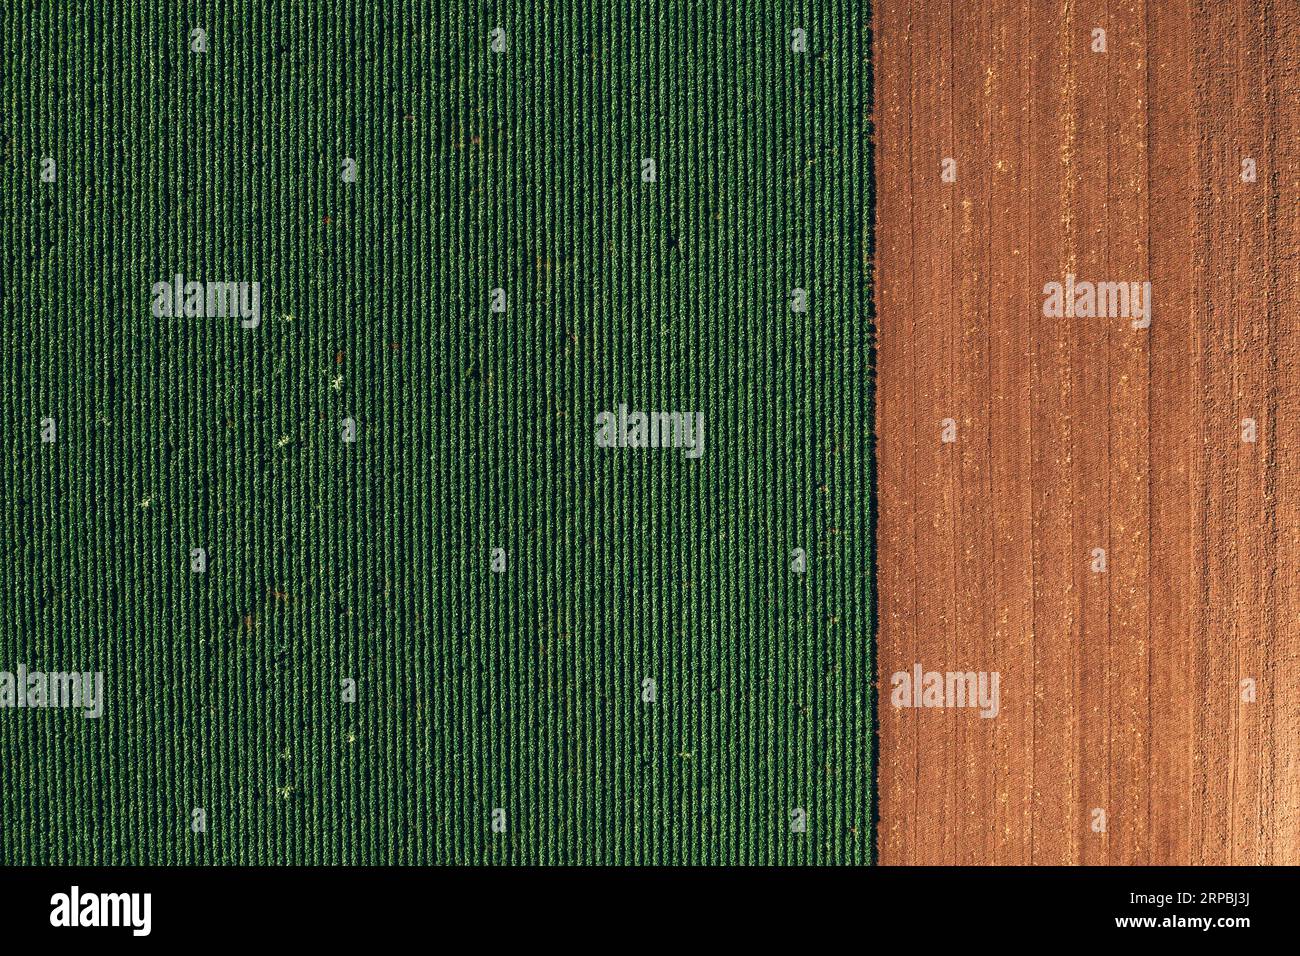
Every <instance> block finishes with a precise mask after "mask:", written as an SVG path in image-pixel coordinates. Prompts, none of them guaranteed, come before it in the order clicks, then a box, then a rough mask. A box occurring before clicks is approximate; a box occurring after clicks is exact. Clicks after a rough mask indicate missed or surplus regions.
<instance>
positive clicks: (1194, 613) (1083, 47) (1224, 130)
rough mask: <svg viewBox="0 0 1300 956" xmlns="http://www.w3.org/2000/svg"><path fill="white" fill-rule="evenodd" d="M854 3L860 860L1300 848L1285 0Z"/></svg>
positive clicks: (1295, 213) (1294, 182) (1299, 203)
mask: <svg viewBox="0 0 1300 956" xmlns="http://www.w3.org/2000/svg"><path fill="white" fill-rule="evenodd" d="M874 25H875V26H874V29H875V37H876V41H875V69H876V86H875V95H876V146H877V150H876V155H875V162H876V176H877V193H876V194H877V196H878V197H879V199H878V203H879V204H878V232H877V248H876V276H877V286H876V288H877V302H876V307H877V317H878V323H879V339H878V358H877V371H878V379H877V422H876V425H877V431H878V449H877V461H878V467H879V477H878V482H879V487H878V501H879V519H878V520H879V541H878V555H879V558H878V560H879V581H878V587H879V602H880V603H879V618H880V634H879V656H878V660H879V665H878V666H879V674H878V677H879V691H880V696H879V743H880V751H879V753H880V758H879V759H880V766H879V788H880V789H879V801H880V802H879V810H880V820H879V833H878V838H879V849H880V854H879V859H880V861H881V862H882V863H886V864H890V863H895V864H898V863H908V864H910V863H936V864H972V863H973V864H1017V863H1085V864H1100V863H1114V864H1199V863H1207V864H1209V863H1224V864H1226V863H1265V864H1267V863H1292V864H1294V863H1300V695H1297V688H1300V575H1298V573H1297V571H1298V569H1297V564H1298V563H1300V562H1298V560H1297V559H1298V556H1300V540H1298V539H1300V457H1298V455H1300V369H1297V361H1300V279H1298V276H1300V6H1297V4H1295V3H1294V2H1290V0H1285V2H1283V0H1277V2H1263V0H1256V2H1249V0H1225V2H1203V3H1194V2H1186V0H1161V2H1157V0H1149V2H1147V3H1141V2H1135V3H1113V2H1112V3H1105V2H1099V0H1079V2H1066V3H1040V2H1037V0H1016V2H1008V0H987V2H981V3H959V2H950V0H945V2H930V0H913V2H911V3H906V2H886V0H879V2H877V3H876V4H875V17H874ZM1096 30H1104V31H1105V37H1104V44H1105V49H1104V51H1102V50H1101V49H1098V47H1099V35H1098V34H1097V33H1095V31H1096ZM947 158H951V159H953V160H955V161H956V162H955V170H954V169H953V168H952V167H951V165H950V166H949V169H950V171H952V172H955V181H952V182H945V181H944V176H943V175H942V174H943V171H944V160H945V159H947ZM1246 160H1253V161H1254V162H1253V164H1251V163H1247V162H1246ZM1252 165H1253V167H1254V176H1253V177H1252V176H1251V175H1250V167H1251V166H1252ZM949 178H952V177H951V176H950V177H949ZM1252 179H1253V181H1251V180H1252ZM1067 277H1072V278H1067ZM1085 281H1088V282H1094V283H1098V282H1107V283H1124V284H1125V286H1126V287H1127V286H1128V283H1130V282H1134V283H1143V282H1148V281H1149V282H1150V284H1151V286H1150V298H1149V300H1148V301H1149V302H1150V304H1151V311H1150V326H1149V328H1143V327H1141V326H1142V324H1143V323H1142V321H1141V317H1140V315H1139V316H1138V317H1137V318H1136V319H1135V318H1134V317H1133V315H1132V314H1131V313H1133V312H1137V311H1138V310H1136V309H1135V308H1133V307H1132V306H1133V302H1130V303H1129V304H1130V310H1129V313H1128V314H1125V313H1123V312H1122V311H1121V310H1120V309H1119V308H1118V306H1119V304H1120V303H1119V300H1118V298H1117V296H1118V293H1115V295H1116V298H1115V300H1114V301H1111V302H1109V303H1108V304H1109V305H1111V306H1113V308H1110V309H1100V310H1093V309H1089V307H1088V305H1087V304H1086V303H1084V302H1082V301H1080V302H1079V308H1078V309H1076V310H1073V311H1074V314H1068V315H1056V314H1045V310H1046V312H1047V313H1054V312H1055V311H1056V310H1054V309H1053V308H1052V307H1051V304H1050V302H1049V301H1048V298H1049V297H1048V295H1047V294H1046V293H1045V291H1044V287H1045V285H1046V284H1047V283H1052V282H1058V283H1062V285H1063V286H1065V285H1066V283H1068V282H1077V283H1083V282H1085ZM1077 288H1078V287H1076V290H1077ZM1138 288H1139V290H1140V289H1141V286H1139V287H1138ZM1140 297H1141V293H1140V292H1139V295H1138V296H1137V297H1134V298H1135V299H1137V298H1140ZM1065 298H1066V299H1069V298H1070V296H1069V295H1068V293H1066V294H1065ZM1089 311H1102V312H1108V313H1110V314H1105V315H1088V314H1087V313H1088V312H1089ZM1116 313H1119V314H1116ZM1135 323H1136V325H1137V327H1135ZM946 419H951V420H952V421H951V422H950V423H948V425H947V428H946V429H945V420H946ZM945 431H946V432H947V434H945ZM945 437H948V438H952V439H954V440H952V441H944V438H945ZM1251 438H1253V439H1254V440H1253V441H1252V440H1250V439H1251ZM1103 552H1104V553H1103ZM918 663H919V664H920V665H921V667H922V670H923V672H929V671H935V672H939V673H940V674H941V675H946V673H947V672H950V671H951V672H968V671H970V672H977V673H978V672H986V673H987V674H989V675H992V674H994V673H996V674H997V675H998V678H999V683H998V690H999V692H998V707H997V713H996V716H981V713H982V711H981V710H980V709H979V708H973V707H969V706H966V707H962V706H954V703H959V702H960V701H959V700H957V699H956V698H952V697H949V696H947V695H946V689H947V686H948V683H947V681H946V678H945V682H944V688H945V693H944V694H942V695H939V694H937V695H936V697H935V699H934V700H933V701H932V702H931V703H934V702H936V701H937V703H942V704H944V706H921V707H917V706H906V707H905V706H895V701H896V691H897V687H898V684H897V679H896V677H895V675H897V674H901V673H907V674H908V675H909V678H910V675H911V674H912V672H913V669H914V666H915V665H916V664H918ZM990 679H991V678H990ZM958 684H960V682H958ZM989 686H991V684H990V685H989ZM988 710H989V708H985V709H984V711H983V712H987V711H988Z"/></svg>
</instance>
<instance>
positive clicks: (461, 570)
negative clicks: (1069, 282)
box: [0, 0, 874, 864]
mask: <svg viewBox="0 0 1300 956" xmlns="http://www.w3.org/2000/svg"><path fill="white" fill-rule="evenodd" d="M268 8H269V9H270V10H272V11H273V12H270V13H268V12H267V10H268ZM498 29H499V31H500V32H497V31H498ZM196 30H201V31H202V32H201V33H196V32H195V31H196ZM805 43H806V48H804V44H805ZM792 47H799V49H792ZM870 147H871V129H870V41H869V24H868V22H867V4H864V3H857V2H851V0H792V2H779V0H741V2H739V3H725V2H721V0H719V2H681V3H670V2H667V0H649V2H640V0H604V2H597V0H586V2H577V0H560V2H554V3H546V4H543V3H522V2H520V3H510V2H500V3H492V2H489V3H451V2H435V3H428V2H426V3H411V2H396V3H381V2H378V0H375V2H362V0H354V2H348V3H345V2H341V0H332V2H325V3H306V4H302V5H300V4H297V3H283V4H280V3H275V4H263V3H261V2H252V0H248V2H206V3H200V2H194V3H185V4H167V3H161V2H158V3H154V2H140V0H123V2H121V3H104V4H84V5H83V4H81V3H72V2H51V0H47V2H27V0H21V2H20V0H11V2H8V3H5V4H4V5H3V6H2V7H0V257H2V258H0V263H2V267H0V306H2V308H3V313H2V316H3V322H2V323H0V338H2V339H3V342H2V346H3V347H2V348H0V413H2V415H0V442H3V449H2V451H3V458H2V462H3V464H2V465H0V468H2V469H3V471H2V473H0V480H2V482H3V490H2V492H0V613H2V614H3V627H2V628H0V672H4V673H5V674H10V675H13V678H12V681H10V682H8V688H9V689H8V694H7V696H6V690H5V687H6V682H5V681H4V678H3V675H0V863H3V864H18V863H76V864H91V863H111V864H116V863H128V862H131V863H149V864H157V863H247V864H251V863H269V864H309V863H330V864H333V863H443V862H447V863H496V862H500V863H624V864H650V863H663V864H668V863H682V864H722V863H727V864H766V863H791V864H794V863H867V862H870V859H871V852H872V827H873V819H872V815H873V810H874V805H873V799H872V769H871V768H872V761H873V755H872V700H873V689H872V683H873V659H872V647H871V635H872V622H873V609H872V595H873V588H872V539H871V534H872V527H873V522H872V517H871V509H872V496H871V486H872V481H871V469H872V463H871V457H870V455H871V448H872V429H871V421H872V407H871V394H870V381H871V378H870V376H871V346H872V335H871V323H870V299H871V289H870V275H869V263H870V255H871V244H870V243H871V237H870V222H871V219H870V209H871V203H872V195H871V178H870V158H871V148H870ZM647 159H648V160H651V161H652V163H651V164H647V163H646V162H645V161H646V160H647ZM348 160H351V161H352V162H351V163H349V162H348ZM49 161H52V162H49ZM354 174H355V175H354ZM177 275H181V276H183V277H184V280H183V283H182V284H181V285H182V288H177V289H174V290H170V291H163V292H161V293H160V292H159V291H158V288H159V284H160V283H167V284H169V288H170V284H172V283H173V281H174V277H175V276H177ZM191 281H195V282H199V283H206V285H205V286H203V287H200V291H199V293H198V294H196V295H194V296H193V301H194V303H195V304H196V306H197V314H195V310H194V309H192V308H191V296H190V292H189V291H188V289H187V288H185V287H186V286H188V283H190V282H191ZM222 282H231V283H244V284H246V285H247V287H249V288H251V284H252V283H257V290H258V292H257V295H258V297H259V298H258V299H257V301H256V308H255V309H254V310H252V311H249V310H244V311H237V312H236V313H235V314H234V315H233V316H232V315H231V314H223V313H221V311H220V309H219V308H218V309H216V310H215V314H214V309H213V299H212V295H211V292H212V287H213V284H215V283H222ZM497 290H499V291H497ZM795 290H803V291H802V292H796V291H795ZM182 293H183V294H182ZM160 303H161V307H162V309H161V310H162V312H163V313H164V314H161V315H160V314H158V312H159V311H160V310H159V304H160ZM243 304H248V303H244V302H242V301H241V307H242V305H243ZM177 305H179V306H180V307H179V308H176V307H175V306H177ZM217 305H218V306H219V305H220V300H218V302H217ZM166 313H174V314H166ZM620 405H622V406H626V410H625V416H624V420H623V421H618V420H617V419H618V410H619V406H620ZM637 410H641V411H655V410H662V411H677V412H681V413H683V414H682V416H681V421H678V422H677V427H676V430H675V431H672V432H671V433H672V434H673V435H675V436H677V437H681V436H682V435H683V434H684V433H685V432H684V431H683V426H682V422H691V421H694V422H701V423H702V429H701V428H698V427H697V428H695V429H694V438H693V439H692V440H693V441H694V444H691V443H690V442H686V443H685V444H681V445H679V446H678V447H658V448H655V447H634V446H636V445H637V444H638V439H637V432H638V425H636V424H634V423H633V421H632V419H631V418H628V417H627V416H631V414H632V412H634V411H637ZM606 411H608V412H611V413H612V414H613V417H614V419H615V425H614V426H613V428H614V432H615V433H616V439H617V440H616V442H615V445H614V447H601V445H602V444H607V442H601V429H600V428H598V427H597V422H598V416H600V413H601V412H606ZM692 413H694V414H692ZM696 416H702V417H696ZM649 421H650V424H649V426H648V427H649V428H650V430H651V431H652V432H654V431H655V430H656V429H657V428H662V429H663V431H662V434H664V435H668V434H669V433H670V431H669V429H670V426H669V424H666V423H665V422H663V421H659V420H657V419H651V420H649ZM655 422H658V425H656V424H655ZM701 432H702V435H701ZM644 434H645V433H644V432H642V436H643V437H644ZM656 437H658V436H657V434H656ZM347 439H353V440H347ZM199 549H201V552H200V550H199ZM498 549H499V550H498ZM796 549H802V555H801V554H800V553H799V552H798V551H797V550H796ZM805 556H806V557H805ZM805 561H806V567H804V564H803V562H805ZM33 672H36V674H37V675H38V676H37V677H35V678H34V677H33ZM71 672H76V673H77V674H84V675H86V677H84V678H83V679H82V681H81V684H80V688H81V690H82V691H83V692H84V694H83V700H82V706H54V705H53V704H54V698H53V691H52V689H51V690H47V691H46V692H42V693H39V694H38V695H37V696H35V697H33V696H31V694H30V691H31V688H32V687H33V686H38V685H41V682H42V681H43V680H44V681H45V682H46V683H45V684H44V685H43V686H46V687H47V688H53V686H54V683H53V678H51V677H48V676H45V677H41V676H39V675H51V674H54V673H71ZM24 675H25V676H24ZM94 675H102V676H101V677H99V678H98V679H96V678H95V677H94ZM96 686H97V687H98V689H99V692H100V693H101V695H102V699H101V700H100V702H99V709H100V713H99V715H98V716H93V713H94V708H93V707H92V706H91V705H90V704H89V703H87V701H88V700H89V697H90V690H89V688H92V687H96ZM66 691H67V688H66V686H65V696H64V703H67V702H68V698H67V694H66Z"/></svg>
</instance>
